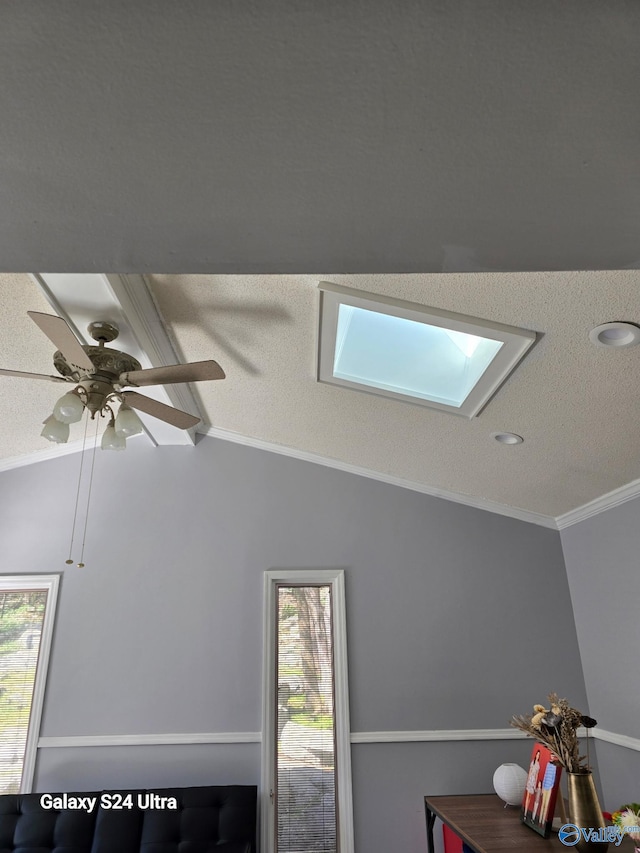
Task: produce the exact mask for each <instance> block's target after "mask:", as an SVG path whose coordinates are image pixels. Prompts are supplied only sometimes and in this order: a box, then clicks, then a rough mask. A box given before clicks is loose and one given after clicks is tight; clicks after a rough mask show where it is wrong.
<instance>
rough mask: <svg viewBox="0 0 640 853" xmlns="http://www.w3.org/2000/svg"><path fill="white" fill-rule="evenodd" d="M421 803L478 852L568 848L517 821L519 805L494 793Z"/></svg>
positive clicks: (626, 846)
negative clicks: (511, 804)
mask: <svg viewBox="0 0 640 853" xmlns="http://www.w3.org/2000/svg"><path fill="white" fill-rule="evenodd" d="M424 802H425V807H426V808H428V809H429V810H430V811H431V812H434V813H435V814H436V815H437V816H438V817H439V818H440V819H441V820H442V821H443V822H444V823H446V824H447V825H448V826H450V827H451V829H452V830H453V831H454V832H455V833H456V835H459V836H460V838H462V839H463V840H464V841H466V842H467V844H469V845H470V846H471V847H473V849H474V850H477V851H478V853H501V851H508V850H518V851H520V853H551V851H558V850H564V851H565V853H567V851H568V850H570V849H571V848H569V847H567V846H566V845H564V844H562V842H561V841H559V840H558V836H557V835H556V834H555V833H552V834H551V837H550V838H543V837H542V836H541V835H538V834H537V833H536V832H535V831H534V830H533V829H530V828H529V827H528V826H525V825H524V824H523V823H521V821H520V808H519V807H518V806H506V807H505V804H504V803H503V801H502V800H501V799H500V798H499V797H498V796H497V795H496V794H458V795H453V796H446V797H441V796H439V797H425V798H424ZM609 850H616V851H618V850H619V851H629V850H633V842H632V840H631V839H630V838H628V837H625V838H624V840H623V842H622V844H621V845H620V846H619V847H614V845H613V844H610V845H609Z"/></svg>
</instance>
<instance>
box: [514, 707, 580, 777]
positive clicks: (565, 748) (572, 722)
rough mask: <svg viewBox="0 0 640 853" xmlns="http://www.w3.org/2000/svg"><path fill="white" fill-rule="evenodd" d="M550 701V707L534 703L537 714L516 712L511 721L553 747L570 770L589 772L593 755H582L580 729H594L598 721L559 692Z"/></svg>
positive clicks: (565, 767)
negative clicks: (561, 697) (560, 697)
mask: <svg viewBox="0 0 640 853" xmlns="http://www.w3.org/2000/svg"><path fill="white" fill-rule="evenodd" d="M549 704H550V707H549V708H545V707H544V705H534V706H533V714H514V716H513V717H512V718H511V720H510V721H509V724H510V725H512V726H513V727H514V728H516V729H520V731H523V732H525V733H526V734H528V735H529V736H530V737H533V738H535V739H536V740H537V741H539V742H540V743H542V744H544V745H545V746H547V747H549V749H550V750H551V752H553V753H554V755H555V756H557V760H558V764H560V765H561V766H562V767H564V769H565V770H566V771H567V772H568V773H585V772H588V771H589V770H590V769H591V768H590V767H589V756H588V755H580V747H579V744H578V733H577V730H578V728H579V727H580V726H584V727H585V728H586V729H591V728H593V727H594V726H595V725H596V721H595V720H594V719H593V718H592V717H587V716H586V715H585V714H583V713H581V712H580V711H578V710H576V708H572V707H571V705H569V703H568V702H567V700H566V699H559V698H558V695H557V694H556V693H550V694H549Z"/></svg>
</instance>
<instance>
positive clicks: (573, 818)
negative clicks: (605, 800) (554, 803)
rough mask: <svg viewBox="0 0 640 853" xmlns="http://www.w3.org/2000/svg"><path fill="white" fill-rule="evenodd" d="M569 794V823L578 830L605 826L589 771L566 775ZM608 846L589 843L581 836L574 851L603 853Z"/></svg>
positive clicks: (600, 843) (600, 842) (605, 843)
mask: <svg viewBox="0 0 640 853" xmlns="http://www.w3.org/2000/svg"><path fill="white" fill-rule="evenodd" d="M567 789H568V792H569V822H570V823H572V824H574V825H575V826H577V827H578V828H580V829H582V828H585V829H588V828H592V829H594V830H598V829H600V828H601V827H604V826H606V824H605V822H604V817H603V816H602V809H601V808H600V803H599V802H598V794H597V792H596V786H595V784H594V782H593V774H592V773H591V771H589V770H585V771H583V772H582V773H567ZM608 846H609V844H608V842H606V841H589V840H587V839H586V838H584V836H581V838H580V839H579V841H578V843H577V844H575V845H574V850H578V851H579V853H596V851H597V853H604V851H605V850H606V849H607V847H608Z"/></svg>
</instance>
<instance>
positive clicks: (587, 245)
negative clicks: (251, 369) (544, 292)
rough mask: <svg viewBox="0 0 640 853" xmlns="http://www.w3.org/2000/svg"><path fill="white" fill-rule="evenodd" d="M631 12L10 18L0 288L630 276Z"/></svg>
mask: <svg viewBox="0 0 640 853" xmlns="http://www.w3.org/2000/svg"><path fill="white" fill-rule="evenodd" d="M639 32H640V4H639V3H637V2H633V0H539V1H538V2H535V3H532V2H531V0H401V2H397V3H391V2H389V0H366V2H364V0H348V2H341V3H322V2H317V0H301V1H300V2H295V3H292V2H290V0H273V2H269V3H264V2H262V0H237V2H210V0H183V2H180V3H166V2H165V3H157V2H152V0H139V1H138V2H135V3H124V2H120V0H103V2H101V3H87V2H85V0H65V2H64V3H52V2H50V0H30V2H28V3H3V4H0V80H1V81H2V83H1V84H0V106H1V114H2V122H0V186H1V187H2V215H1V216H0V268H2V269H5V270H20V271H48V272H54V271H59V272H73V271H78V272H89V271H97V272H116V271H128V272H157V271H162V272H178V273H181V272H203V273H257V274H259V273H286V272H289V273H317V274H322V275H326V274H328V273H348V272H394V273H395V272H443V271H445V272H448V271H460V272H464V271H482V270H503V271H509V270H514V271H535V270H562V269H624V268H628V267H633V266H637V265H638V264H639V263H640V238H639V230H640V171H639V169H638V139H639V138H640V110H638V95H639V89H640V51H638V33H639Z"/></svg>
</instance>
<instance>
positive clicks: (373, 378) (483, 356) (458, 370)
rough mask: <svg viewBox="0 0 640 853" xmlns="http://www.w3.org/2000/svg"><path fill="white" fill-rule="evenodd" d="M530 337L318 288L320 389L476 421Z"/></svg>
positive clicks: (466, 319)
mask: <svg viewBox="0 0 640 853" xmlns="http://www.w3.org/2000/svg"><path fill="white" fill-rule="evenodd" d="M535 339H536V335H535V333H534V332H530V331H528V330H526V329H517V328H515V327H513V326H505V325H502V324H499V323H493V324H492V323H488V322H486V321H484V320H478V319H475V318H473V317H467V316H464V315H462V314H454V313H451V312H446V311H439V310H436V309H434V308H425V307H424V306H422V305H414V304H412V303H409V302H401V301H399V300H392V299H388V298H386V297H382V296H373V295H372V294H370V293H364V292H362V291H359V290H352V289H350V288H345V287H339V286H338V285H334V284H329V283H327V282H322V283H321V284H320V335H319V351H318V381H320V382H328V383H331V384H334V385H342V386H344V387H347V388H355V389H358V390H360V391H369V392H370V393H374V394H380V395H382V396H385V397H394V398H396V399H400V400H404V401H408V402H412V403H419V404H421V405H423V406H429V407H431V408H436V409H441V410H443V411H449V412H454V413H456V414H460V415H466V416H467V417H469V418H471V417H473V416H474V415H477V414H478V412H479V411H480V409H481V408H482V407H483V406H484V405H486V403H487V402H488V400H489V399H490V397H491V396H492V395H493V394H494V393H495V392H496V391H497V389H498V387H499V386H500V385H501V384H502V382H504V380H505V379H506V377H507V376H508V374H509V373H510V372H511V370H513V368H514V367H515V366H516V364H517V363H518V362H519V361H520V360H521V359H522V358H523V357H524V355H525V353H526V352H527V350H528V349H529V348H530V347H531V346H532V344H533V343H534V341H535Z"/></svg>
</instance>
